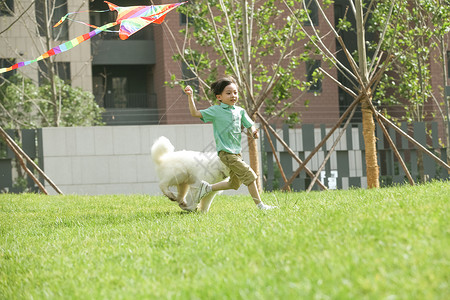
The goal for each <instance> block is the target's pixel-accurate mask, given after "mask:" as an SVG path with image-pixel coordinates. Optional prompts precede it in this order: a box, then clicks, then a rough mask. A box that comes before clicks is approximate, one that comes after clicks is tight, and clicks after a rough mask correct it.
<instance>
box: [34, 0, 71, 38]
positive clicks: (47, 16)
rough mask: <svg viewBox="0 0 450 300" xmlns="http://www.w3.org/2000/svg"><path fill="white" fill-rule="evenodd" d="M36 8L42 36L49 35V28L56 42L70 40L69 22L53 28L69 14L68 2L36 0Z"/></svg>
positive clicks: (63, 0) (64, 0)
mask: <svg viewBox="0 0 450 300" xmlns="http://www.w3.org/2000/svg"><path fill="white" fill-rule="evenodd" d="M34 6H35V12H36V22H37V25H38V30H39V35H40V36H46V35H47V26H48V30H49V33H50V34H51V36H52V38H53V39H54V40H68V39H69V26H68V22H64V23H62V24H61V25H59V26H58V27H56V28H54V27H53V25H55V24H56V23H58V21H59V20H61V18H62V17H63V16H65V15H66V14H67V0H36V3H35V5H34ZM46 7H47V11H46V10H45V8H46Z"/></svg>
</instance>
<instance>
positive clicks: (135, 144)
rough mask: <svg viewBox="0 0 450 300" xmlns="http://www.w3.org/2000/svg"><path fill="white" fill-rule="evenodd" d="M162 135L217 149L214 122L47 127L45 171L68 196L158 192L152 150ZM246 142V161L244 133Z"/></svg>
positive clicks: (191, 146)
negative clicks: (154, 143)
mask: <svg viewBox="0 0 450 300" xmlns="http://www.w3.org/2000/svg"><path fill="white" fill-rule="evenodd" d="M162 135H163V136H166V137H167V138H169V139H170V141H171V142H172V144H173V145H174V146H175V149H176V150H184V149H186V150H193V151H206V152H214V151H215V143H214V136H213V128H212V125H211V124H199V125H148V126H101V127H58V128H43V129H42V139H43V152H44V155H43V156H44V171H45V173H46V174H47V175H48V176H49V177H50V178H51V179H52V181H53V182H54V183H55V184H56V185H57V186H58V187H59V188H60V189H61V190H62V192H63V193H64V194H82V195H104V194H149V195H160V194H162V193H161V192H160V190H159V187H158V179H157V176H156V173H155V171H154V166H153V162H152V161H151V158H150V149H151V146H152V144H153V142H154V141H155V140H156V139H157V138H158V137H159V136H162ZM242 141H243V150H244V151H243V156H244V160H245V161H246V162H247V163H248V162H249V156H248V151H247V148H248V147H247V143H246V137H245V135H243V138H242ZM45 187H46V189H47V190H48V192H49V193H50V194H56V192H55V191H54V190H53V188H52V187H51V186H50V185H49V184H48V183H46V185H45ZM225 193H227V194H234V193H247V189H246V187H244V186H242V187H241V188H240V189H239V190H238V191H237V192H235V191H233V192H232V191H226V192H225Z"/></svg>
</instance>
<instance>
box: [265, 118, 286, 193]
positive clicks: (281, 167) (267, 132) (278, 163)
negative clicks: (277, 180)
mask: <svg viewBox="0 0 450 300" xmlns="http://www.w3.org/2000/svg"><path fill="white" fill-rule="evenodd" d="M263 129H264V132H265V133H266V136H267V140H268V141H269V144H270V148H272V153H273V156H274V157H275V160H276V161H277V165H278V169H279V170H280V173H281V177H283V181H284V184H286V183H287V178H286V175H285V174H284V170H283V166H282V165H281V163H280V159H279V158H278V156H277V151H276V149H275V146H274V145H273V142H272V139H271V138H270V135H269V131H268V130H267V127H266V125H265V124H263ZM288 191H289V192H290V191H291V187H290V186H288Z"/></svg>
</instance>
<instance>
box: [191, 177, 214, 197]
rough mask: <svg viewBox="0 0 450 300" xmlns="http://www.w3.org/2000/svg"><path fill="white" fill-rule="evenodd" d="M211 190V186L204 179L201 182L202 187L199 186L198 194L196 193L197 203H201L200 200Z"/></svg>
mask: <svg viewBox="0 0 450 300" xmlns="http://www.w3.org/2000/svg"><path fill="white" fill-rule="evenodd" d="M209 192H211V186H210V184H209V183H207V182H206V181H203V180H202V183H201V184H200V187H199V188H198V191H197V194H196V195H195V198H194V201H195V202H196V203H199V202H200V200H201V199H202V198H203V197H205V195H206V194H208V193H209Z"/></svg>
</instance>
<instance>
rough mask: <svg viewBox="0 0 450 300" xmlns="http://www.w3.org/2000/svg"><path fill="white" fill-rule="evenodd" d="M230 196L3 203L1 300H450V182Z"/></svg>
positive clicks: (4, 198)
mask: <svg viewBox="0 0 450 300" xmlns="http://www.w3.org/2000/svg"><path fill="white" fill-rule="evenodd" d="M263 199H264V200H265V202H266V203H270V204H278V205H279V207H280V208H279V209H277V210H275V211H269V212H263V211H259V210H256V208H255V207H254V204H253V202H252V200H251V199H250V197H245V196H237V197H234V196H233V197H232V196H220V197H218V198H217V200H216V201H215V202H214V203H213V205H212V208H211V211H210V212H209V213H208V214H200V213H183V212H181V211H180V209H179V208H178V207H177V206H176V205H175V204H173V203H172V202H170V201H168V200H167V199H165V198H163V197H148V196H145V195H131V196H75V195H72V196H44V195H33V194H23V195H7V194H6V195H5V194H3V195H0V299H43V298H45V299H142V298H146V299H156V298H160V299H446V298H447V297H448V295H449V294H450V289H449V282H450V265H449V261H450V260H449V258H450V253H449V249H450V243H449V241H450V238H449V233H450V227H449V222H448V217H449V200H450V183H448V182H446V183H445V182H434V183H431V184H427V185H423V186H414V187H409V186H402V187H393V188H385V189H378V190H362V189H358V190H349V191H330V192H312V193H309V194H306V193H290V194H287V193H286V194H285V193H265V194H263Z"/></svg>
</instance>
